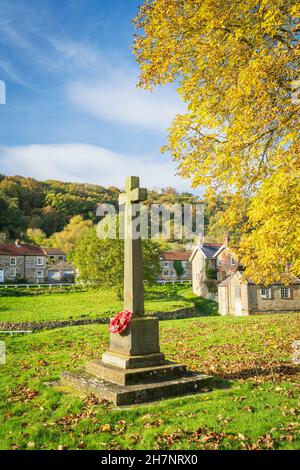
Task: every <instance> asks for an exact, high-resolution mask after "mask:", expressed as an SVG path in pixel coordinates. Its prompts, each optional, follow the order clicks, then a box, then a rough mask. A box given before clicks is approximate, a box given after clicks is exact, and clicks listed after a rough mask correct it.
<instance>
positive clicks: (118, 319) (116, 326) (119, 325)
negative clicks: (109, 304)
mask: <svg viewBox="0 0 300 470" xmlns="http://www.w3.org/2000/svg"><path fill="white" fill-rule="evenodd" d="M131 318H132V313H131V312H129V311H128V310H123V311H122V312H119V313H118V314H117V315H116V316H115V318H113V319H112V320H111V321H110V325H109V331H110V332H111V333H122V331H124V330H125V328H126V327H127V326H128V325H129V323H130V321H131Z"/></svg>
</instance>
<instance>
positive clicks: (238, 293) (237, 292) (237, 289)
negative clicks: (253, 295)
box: [235, 286, 242, 299]
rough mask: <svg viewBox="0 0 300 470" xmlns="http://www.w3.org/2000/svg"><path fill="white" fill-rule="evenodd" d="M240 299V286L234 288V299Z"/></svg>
mask: <svg viewBox="0 0 300 470" xmlns="http://www.w3.org/2000/svg"><path fill="white" fill-rule="evenodd" d="M241 297H242V289H241V286H235V298H236V299H240V298H241Z"/></svg>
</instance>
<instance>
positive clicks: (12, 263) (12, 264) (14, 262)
mask: <svg viewBox="0 0 300 470" xmlns="http://www.w3.org/2000/svg"><path fill="white" fill-rule="evenodd" d="M10 265H11V266H16V265H17V258H10Z"/></svg>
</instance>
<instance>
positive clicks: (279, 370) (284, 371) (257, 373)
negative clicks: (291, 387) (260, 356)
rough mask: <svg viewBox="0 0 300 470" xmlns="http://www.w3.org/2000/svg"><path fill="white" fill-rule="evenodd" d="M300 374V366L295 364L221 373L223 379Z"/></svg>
mask: <svg viewBox="0 0 300 470" xmlns="http://www.w3.org/2000/svg"><path fill="white" fill-rule="evenodd" d="M298 374H299V367H298V366H293V365H276V366H273V367H264V366H261V367H259V366H258V367H253V368H251V369H244V370H241V371H237V372H232V373H229V374H220V375H219V377H220V379H221V380H222V379H223V380H225V381H228V380H237V379H243V380H245V379H252V378H255V377H276V376H281V377H286V378H287V377H292V376H294V375H298Z"/></svg>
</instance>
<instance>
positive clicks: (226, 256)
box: [190, 240, 239, 298]
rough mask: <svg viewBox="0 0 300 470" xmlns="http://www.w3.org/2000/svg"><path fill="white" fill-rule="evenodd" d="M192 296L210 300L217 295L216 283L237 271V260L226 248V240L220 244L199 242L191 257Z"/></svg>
mask: <svg viewBox="0 0 300 470" xmlns="http://www.w3.org/2000/svg"><path fill="white" fill-rule="evenodd" d="M190 262H191V263H192V281H193V292H194V294H196V295H198V296H200V297H205V298H211V297H212V295H211V294H212V292H213V293H215V294H217V284H218V281H219V282H220V281H222V280H224V279H226V278H227V277H228V276H229V275H230V274H233V273H235V272H236V271H237V269H238V267H239V263H238V259H237V257H236V255H235V254H234V253H233V251H232V250H231V249H230V248H229V247H228V244H227V240H225V242H224V244H221V243H202V242H199V243H198V244H197V245H196V247H195V249H194V251H193V253H192V255H191V257H190Z"/></svg>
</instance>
